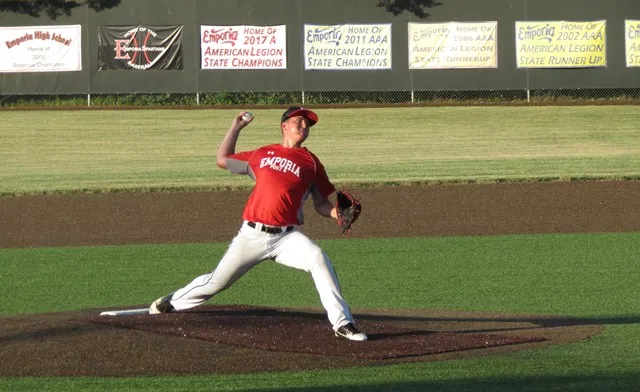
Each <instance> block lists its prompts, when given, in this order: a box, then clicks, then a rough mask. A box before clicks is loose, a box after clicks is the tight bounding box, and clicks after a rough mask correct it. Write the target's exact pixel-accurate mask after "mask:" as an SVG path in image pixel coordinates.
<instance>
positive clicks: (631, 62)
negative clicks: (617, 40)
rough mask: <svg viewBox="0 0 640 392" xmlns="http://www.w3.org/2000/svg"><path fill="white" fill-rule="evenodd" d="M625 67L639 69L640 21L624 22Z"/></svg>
mask: <svg viewBox="0 0 640 392" xmlns="http://www.w3.org/2000/svg"><path fill="white" fill-rule="evenodd" d="M624 39H625V47H626V57H627V67H640V20H625V21H624Z"/></svg>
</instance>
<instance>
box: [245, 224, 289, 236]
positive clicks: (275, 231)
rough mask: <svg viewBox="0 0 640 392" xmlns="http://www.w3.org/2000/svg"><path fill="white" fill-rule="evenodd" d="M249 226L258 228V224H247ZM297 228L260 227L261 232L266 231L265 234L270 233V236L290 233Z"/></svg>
mask: <svg viewBox="0 0 640 392" xmlns="http://www.w3.org/2000/svg"><path fill="white" fill-rule="evenodd" d="M247 226H249V227H252V228H254V229H255V228H256V226H257V224H256V222H247ZM294 227H295V226H287V227H270V226H265V225H262V227H260V231H264V232H265V233H269V234H280V233H282V232H285V233H288V232H290V231H291V230H293V228H294Z"/></svg>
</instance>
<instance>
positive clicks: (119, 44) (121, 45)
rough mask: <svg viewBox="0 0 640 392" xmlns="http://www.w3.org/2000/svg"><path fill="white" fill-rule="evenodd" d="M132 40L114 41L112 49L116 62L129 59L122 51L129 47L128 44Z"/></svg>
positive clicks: (127, 54)
mask: <svg viewBox="0 0 640 392" xmlns="http://www.w3.org/2000/svg"><path fill="white" fill-rule="evenodd" d="M132 39H133V38H131V39H117V40H115V43H116V46H115V47H114V48H113V50H114V51H115V52H116V56H115V57H114V58H115V59H116V60H129V59H130V58H131V56H129V53H126V52H125V51H124V50H125V49H126V48H128V47H129V43H131V40H132ZM123 52H124V54H123Z"/></svg>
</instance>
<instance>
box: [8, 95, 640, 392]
mask: <svg viewBox="0 0 640 392" xmlns="http://www.w3.org/2000/svg"><path fill="white" fill-rule="evenodd" d="M253 112H254V113H255V114H256V116H257V117H256V121H255V122H254V124H252V126H251V127H249V128H247V129H246V130H245V132H243V135H241V138H240V142H239V146H238V148H239V149H251V148H254V147H256V146H258V145H262V144H265V143H271V142H273V143H277V142H278V141H279V133H278V130H277V126H278V123H277V122H278V121H277V119H278V118H279V115H280V113H281V110H253ZM318 112H319V114H320V123H319V124H318V125H317V126H316V127H314V128H313V130H312V137H311V139H310V140H309V143H308V145H309V147H310V148H311V149H312V150H313V151H314V152H316V153H317V154H318V155H319V156H320V158H321V159H322V161H323V162H324V163H325V165H326V167H327V170H328V172H329V174H330V176H331V178H332V179H333V180H334V181H335V182H337V183H350V184H384V183H406V182H409V183H410V182H416V183H429V182H492V181H516V180H528V181H537V180H544V179H571V178H576V179H581V178H585V179H589V178H634V179H638V178H640V133H639V132H638V123H639V121H638V120H640V108H638V107H637V106H620V107H617V106H603V107H478V108H473V107H472V108H464V107H455V108H389V109H380V108H376V109H357V110H356V109H321V110H319V111H318ZM235 113H236V111H235V110H232V111H224V110H208V111H199V110H186V111H181V110H166V111H164V110H157V111H146V110H141V111H34V112H29V111H27V112H22V111H15V112H14V111H5V112H1V113H0V116H1V118H2V121H1V122H0V140H1V141H2V142H1V143H0V195H1V194H4V195H9V194H25V193H26V194H31V193H48V192H77V191H91V192H96V191H109V190H123V189H130V190H138V191H139V190H145V189H152V190H162V189H176V188H178V189H180V188H183V189H223V188H242V187H247V186H249V185H250V184H251V183H250V182H249V181H248V180H247V179H246V178H242V177H240V176H231V175H229V174H228V173H226V172H225V171H223V170H217V169H215V163H214V155H215V150H216V146H217V143H218V142H219V140H220V138H221V137H222V135H223V134H224V132H225V131H226V129H227V127H228V125H229V123H230V120H231V117H232V116H233V115H234V114H235ZM345 241H349V242H348V243H346V242H345ZM320 244H321V245H322V246H323V247H324V248H325V249H326V250H327V251H328V253H329V254H330V255H331V256H332V258H333V260H334V263H335V265H336V268H337V270H338V273H339V274H340V278H341V284H342V286H343V288H344V291H345V296H346V297H347V299H348V300H349V302H350V304H351V305H352V307H354V308H356V309H357V308H420V309H428V308H434V309H449V310H468V311H500V312H528V313H536V314H557V315H565V316H573V317H580V318H583V319H585V320H588V321H589V322H593V323H596V324H602V325H606V327H607V328H606V331H605V333H604V334H603V335H599V336H596V337H594V338H592V339H590V340H588V341H583V342H579V343H574V344H567V345H561V346H554V347H550V348H544V349H535V350H526V351H521V352H517V353H512V354H508V355H500V356H489V357H485V358H475V359H469V360H462V361H445V362H433V363H418V364H405V365H396V366H382V367H371V368H352V369H343V370H332V371H329V370H323V371H309V372H285V373H263V374H252V375H233V376H230V375H225V376H216V375H212V376H199V377H188V376H184V377H152V378H151V377H136V378H81V377H78V378H64V377H60V378H4V379H0V390H2V391H4V390H10V391H20V390H25V391H26V390H29V391H31V390H49V391H61V390H65V391H90V390H103V391H115V390H134V391H143V390H144V391H147V390H148V391H163V390H166V391H172V390H184V391H198V390H203V391H204V390H206V391H209V390H216V391H218V390H254V391H267V390H273V391H282V390H286V391H307V390H311V391H326V390H330V391H349V392H351V391H354V390H355V391H357V390H372V391H424V390H430V391H432V390H446V391H472V390H473V391H587V390H588V391H611V390H619V391H634V390H639V391H640V381H639V380H640V370H639V369H640V362H639V360H638V358H640V309H639V307H638V298H639V294H640V291H639V290H638V288H637V287H638V278H640V273H639V267H638V260H637V259H638V257H637V255H638V254H640V233H620V234H589V235H580V234H573V235H532V236H488V237H449V238H404V239H396V238H390V239H349V240H331V241H320ZM226 246H227V244H226V243H225V244H221V243H212V244H190V245H186V244H185V245H135V246H133V245H132V246H101V247H59V248H24V249H0V288H1V290H2V293H3V296H2V307H0V315H4V316H7V315H15V314H21V313H37V312H52V311H63V310H72V309H85V308H102V307H108V306H121V305H126V304H146V303H149V302H150V301H151V300H153V299H154V298H156V297H157V296H159V295H161V294H165V293H167V292H169V291H170V290H173V289H175V288H176V287H179V286H181V285H183V284H184V283H186V282H188V281H190V280H191V279H192V278H193V277H194V276H195V275H196V274H199V273H202V272H205V271H207V270H210V269H212V268H213V267H214V266H215V263H216V261H217V259H218V258H219V257H220V256H221V255H222V252H224V249H225V248H226ZM281 280H282V281H286V282H287V285H273V284H272V283H271V282H274V281H281ZM213 303H247V304H256V305H282V306H313V307H320V305H319V303H318V299H317V295H316V294H315V291H314V288H313V284H312V282H311V280H310V279H309V277H308V276H307V275H305V274H303V273H301V272H297V271H293V270H291V269H287V268H282V267H279V266H276V265H274V264H273V263H265V264H262V265H260V266H259V267H257V268H256V269H255V270H254V271H251V272H250V273H249V274H248V275H247V276H246V277H245V278H244V279H242V280H240V281H239V282H238V283H237V284H236V285H234V287H233V288H232V289H231V290H229V291H226V292H223V293H221V294H220V295H219V296H218V297H217V299H216V300H215V301H213ZM1 349H2V342H1V341H0V350H1ZM168 360H170V359H168ZM203 360H206V358H203Z"/></svg>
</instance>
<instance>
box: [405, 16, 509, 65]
mask: <svg viewBox="0 0 640 392" xmlns="http://www.w3.org/2000/svg"><path fill="white" fill-rule="evenodd" d="M497 29H498V22H448V23H409V69H438V68H439V69H445V68H497V67H498V40H497Z"/></svg>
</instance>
